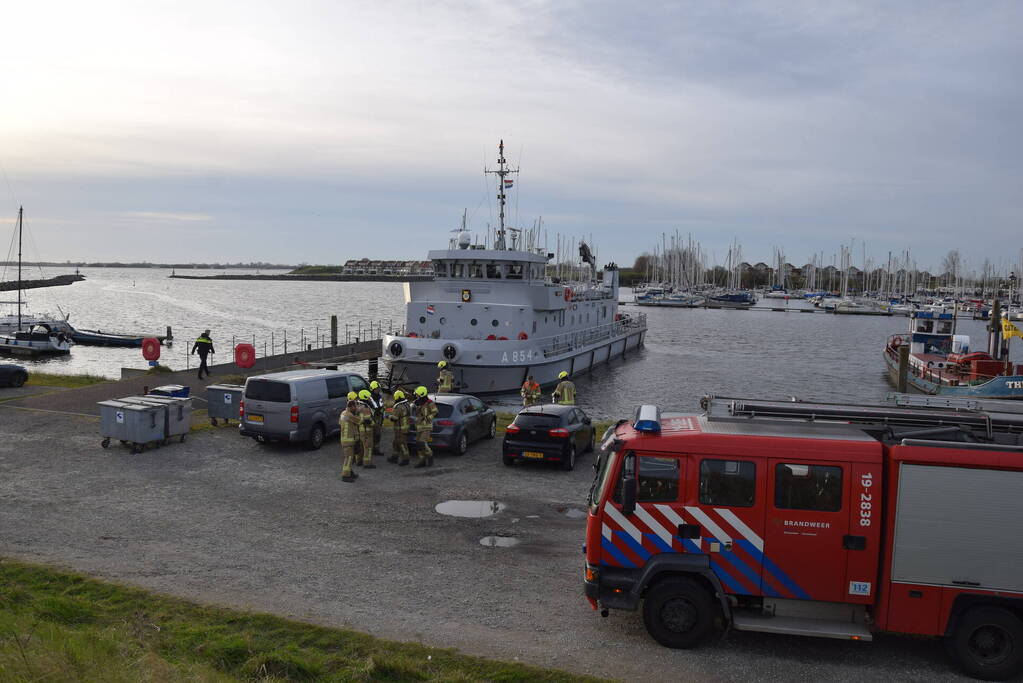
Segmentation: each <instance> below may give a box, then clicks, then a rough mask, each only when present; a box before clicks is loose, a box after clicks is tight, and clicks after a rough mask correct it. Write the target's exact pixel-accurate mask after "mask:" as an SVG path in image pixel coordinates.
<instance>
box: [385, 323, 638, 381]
mask: <svg viewBox="0 0 1023 683" xmlns="http://www.w3.org/2000/svg"><path fill="white" fill-rule="evenodd" d="M645 335H646V327H645V325H644V326H642V327H637V328H632V329H629V330H628V331H627V332H626V333H624V334H622V335H621V336H617V337H614V338H612V339H604V340H601V341H600V342H596V343H593V344H589V345H584V346H579V347H577V348H574V349H572V350H571V351H568V352H566V353H564V354H560V355H557V356H554V355H550V354H536V355H535V356H531V357H529V358H527V359H526V362H515V361H510V362H490V363H487V362H478V361H476V360H475V358H474V356H475V355H483V354H474V353H473V352H474V351H475V350H476V349H474V348H472V347H467V348H463V349H461V352H462V353H461V354H460V355H462V356H463V357H466V358H467V360H454V361H452V362H451V369H452V370H453V371H454V374H455V382H456V387H457V389H458V391H460V392H464V393H467V394H474V395H488V394H507V393H518V391H519V390H520V389H521V387H522V383H523V382H524V381H525V380H526V377H527V376H528V375H532V376H533V379H534V380H536V381H537V382H539V384H540V385H541V386H543V387H551V386H554V385H555V384H557V382H558V381H559V380H558V375H559V374H560V373H561V372H567V373H568V374H569V376H570V377H574V376H576V375H578V374H580V373H582V372H585V371H587V370H589V369H590V368H592V367H596V366H597V365H600V364H601V363H606V362H607V361H609V360H611V359H613V358H618V357H623V356H627V355H628V354H629V352H631V351H634V350H636V349H638V348H639V347H640V346H642V345H643V340H644V337H645ZM392 340H399V341H402V340H403V338H402V337H386V338H385V339H384V348H385V349H386V348H387V347H388V345H389V344H390V343H391V341H392ZM420 341H421V340H420ZM431 341H433V340H431ZM436 341H438V342H443V341H444V340H436ZM459 343H460V344H461V345H463V346H464V345H466V344H473V345H476V344H479V345H481V347H483V348H486V349H487V351H488V353H487V354H486V356H485V357H484V358H481V361H486V360H488V357H489V359H501V358H503V357H504V355H505V354H504V352H502V351H499V350H496V349H493V346H494V342H478V341H475V342H469V341H466V342H459ZM500 343H501V342H498V344H500ZM495 351H496V352H497V353H496V354H495V353H494V352H495ZM386 355H387V354H385V357H386ZM523 355H525V354H523ZM387 364H388V366H389V368H390V369H391V372H392V375H391V377H392V381H393V382H400V383H402V384H408V385H423V386H425V387H427V388H428V389H429V390H430V391H436V389H437V373H438V368H437V360H436V359H430V360H426V359H424V360H397V359H389V360H388V361H387Z"/></svg>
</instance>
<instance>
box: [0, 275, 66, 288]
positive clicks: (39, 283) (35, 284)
mask: <svg viewBox="0 0 1023 683" xmlns="http://www.w3.org/2000/svg"><path fill="white" fill-rule="evenodd" d="M84 279H85V276H84V275H82V274H81V273H72V274H71V275H57V276H55V277H48V278H43V279H41V280H22V281H21V282H18V281H17V280H11V281H8V282H0V292H13V291H15V290H19V289H40V288H42V287H60V286H63V285H71V284H74V283H76V282H81V281H82V280H84Z"/></svg>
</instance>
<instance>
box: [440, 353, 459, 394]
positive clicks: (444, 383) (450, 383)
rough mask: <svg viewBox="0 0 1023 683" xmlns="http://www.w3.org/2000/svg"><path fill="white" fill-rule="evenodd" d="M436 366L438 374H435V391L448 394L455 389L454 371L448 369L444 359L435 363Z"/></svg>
mask: <svg viewBox="0 0 1023 683" xmlns="http://www.w3.org/2000/svg"><path fill="white" fill-rule="evenodd" d="M437 367H438V368H440V374H438V375H437V392H438V393H441V394H450V393H451V392H452V391H454V390H455V373H453V372H451V371H450V370H448V362H447V361H446V360H442V361H441V362H439V363H437Z"/></svg>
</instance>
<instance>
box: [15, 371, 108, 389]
mask: <svg viewBox="0 0 1023 683" xmlns="http://www.w3.org/2000/svg"><path fill="white" fill-rule="evenodd" d="M110 381H112V380H110V379H108V378H106V377H98V376H96V375H59V374H51V373H48V372H34V371H33V372H29V373H28V382H26V383H25V384H26V386H33V387H60V388H63V389H77V388H78V387H87V386H89V385H92V384H99V383H101V382H110Z"/></svg>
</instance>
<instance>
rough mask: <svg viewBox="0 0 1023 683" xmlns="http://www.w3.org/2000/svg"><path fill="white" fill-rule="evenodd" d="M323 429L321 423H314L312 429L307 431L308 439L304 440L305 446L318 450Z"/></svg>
mask: <svg viewBox="0 0 1023 683" xmlns="http://www.w3.org/2000/svg"><path fill="white" fill-rule="evenodd" d="M323 439H324V431H323V425H321V424H314V425H313V430H312V431H311V432H309V439H308V440H307V441H306V446H307V447H308V448H309V450H311V451H316V450H319V448H320V446H322V445H323Z"/></svg>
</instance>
